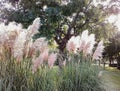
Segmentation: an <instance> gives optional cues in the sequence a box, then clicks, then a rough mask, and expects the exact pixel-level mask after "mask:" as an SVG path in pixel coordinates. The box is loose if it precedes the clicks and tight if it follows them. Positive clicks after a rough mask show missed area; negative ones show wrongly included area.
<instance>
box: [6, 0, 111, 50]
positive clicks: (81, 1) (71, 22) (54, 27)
mask: <svg viewBox="0 0 120 91" xmlns="http://www.w3.org/2000/svg"><path fill="white" fill-rule="evenodd" d="M9 1H10V2H12V5H14V7H15V9H11V10H6V12H7V14H5V17H6V18H7V19H8V21H16V22H18V23H22V24H23V25H24V27H27V26H28V25H29V24H30V23H31V22H32V21H33V20H34V19H35V18H36V17H40V18H41V28H40V32H39V34H37V35H36V36H35V37H36V38H37V37H40V36H45V37H47V38H48V39H54V40H55V41H56V43H57V44H58V48H59V49H60V51H62V52H63V51H64V49H65V47H66V43H67V41H68V40H69V39H70V38H71V36H73V35H78V34H79V33H80V32H82V31H83V30H85V29H88V30H89V31H91V32H93V33H95V34H97V38H98V39H100V38H104V39H105V38H106V37H107V36H109V35H110V33H111V32H110V31H113V29H112V28H113V27H112V28H111V29H109V28H107V27H108V26H110V25H109V24H108V22H105V19H106V17H107V15H106V13H105V11H104V8H103V6H102V5H101V4H99V5H98V6H97V7H95V6H94V4H93V0H20V1H18V0H9Z"/></svg>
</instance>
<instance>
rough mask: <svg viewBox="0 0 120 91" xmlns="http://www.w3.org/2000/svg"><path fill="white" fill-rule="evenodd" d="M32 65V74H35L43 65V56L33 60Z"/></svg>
mask: <svg viewBox="0 0 120 91" xmlns="http://www.w3.org/2000/svg"><path fill="white" fill-rule="evenodd" d="M32 63H33V65H32V72H33V73H35V72H36V71H37V69H38V68H39V67H40V65H41V64H42V63H43V59H42V58H41V56H39V57H37V58H36V59H35V58H33V59H32Z"/></svg>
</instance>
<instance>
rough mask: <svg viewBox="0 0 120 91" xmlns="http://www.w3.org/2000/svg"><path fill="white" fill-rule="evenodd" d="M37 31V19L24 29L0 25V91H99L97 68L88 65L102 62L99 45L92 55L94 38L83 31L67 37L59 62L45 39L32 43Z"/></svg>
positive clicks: (15, 24)
mask: <svg viewBox="0 0 120 91" xmlns="http://www.w3.org/2000/svg"><path fill="white" fill-rule="evenodd" d="M39 27H40V18H36V19H35V20H34V21H33V23H32V24H31V25H30V26H29V27H28V28H27V29H23V28H22V25H21V24H17V23H15V22H12V23H9V24H8V25H5V24H0V91H103V89H102V87H101V82H100V78H99V77H98V73H99V68H98V67H97V66H95V65H92V62H93V61H94V60H99V59H101V58H102V51H103V48H104V46H103V41H100V42H99V43H98V46H97V48H96V50H95V51H93V49H95V48H94V45H95V43H96V42H95V35H94V34H90V35H89V34H88V31H87V30H85V31H83V32H82V34H81V36H73V37H71V39H70V40H69V41H68V43H67V45H66V53H67V55H66V57H65V58H64V59H59V57H58V56H59V55H58V54H59V53H57V52H55V51H54V52H53V50H51V49H50V48H49V47H48V42H47V40H46V39H45V38H38V39H36V40H33V39H32V38H33V36H34V35H35V34H36V33H38V29H39ZM88 39H89V40H88ZM61 57H62V56H61ZM56 60H59V66H58V65H55V61H56Z"/></svg>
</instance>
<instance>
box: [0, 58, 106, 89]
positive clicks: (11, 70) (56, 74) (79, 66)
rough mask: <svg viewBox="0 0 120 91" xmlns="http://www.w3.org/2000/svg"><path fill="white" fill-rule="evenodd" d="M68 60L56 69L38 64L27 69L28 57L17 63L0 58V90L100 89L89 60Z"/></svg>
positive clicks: (99, 82) (96, 67) (95, 69)
mask: <svg viewBox="0 0 120 91" xmlns="http://www.w3.org/2000/svg"><path fill="white" fill-rule="evenodd" d="M77 60H78V59H74V60H73V59H72V60H71V61H70V62H67V64H66V66H64V67H62V68H59V67H58V66H54V67H53V68H51V69H50V68H49V67H48V66H47V65H43V66H40V68H39V70H38V71H37V72H36V73H34V74H33V73H32V71H31V59H25V60H23V61H21V62H20V63H17V62H16V61H15V60H6V61H0V62H1V63H0V91H96V90H97V91H104V90H103V89H102V87H101V80H100V78H98V73H99V68H98V66H94V65H92V64H91V62H88V59H86V60H87V61H85V60H83V61H82V62H80V63H78V61H77Z"/></svg>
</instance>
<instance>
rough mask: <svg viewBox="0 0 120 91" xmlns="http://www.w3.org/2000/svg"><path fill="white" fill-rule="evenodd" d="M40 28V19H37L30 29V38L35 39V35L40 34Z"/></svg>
mask: <svg viewBox="0 0 120 91" xmlns="http://www.w3.org/2000/svg"><path fill="white" fill-rule="evenodd" d="M39 27H40V18H36V19H35V20H34V21H33V23H32V25H30V26H29V27H28V35H27V36H28V37H33V35H35V34H37V33H39V31H38V29H39Z"/></svg>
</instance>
